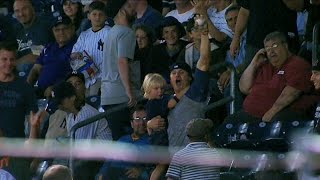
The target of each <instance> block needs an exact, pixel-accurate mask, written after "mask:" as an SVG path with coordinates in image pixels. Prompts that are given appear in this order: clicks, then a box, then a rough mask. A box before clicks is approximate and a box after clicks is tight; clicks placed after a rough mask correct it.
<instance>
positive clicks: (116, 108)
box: [69, 100, 142, 173]
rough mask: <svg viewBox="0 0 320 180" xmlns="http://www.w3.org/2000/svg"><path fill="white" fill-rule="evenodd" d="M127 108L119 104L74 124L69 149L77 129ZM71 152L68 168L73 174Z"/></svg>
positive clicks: (125, 105) (126, 105)
mask: <svg viewBox="0 0 320 180" xmlns="http://www.w3.org/2000/svg"><path fill="white" fill-rule="evenodd" d="M141 101H142V100H139V101H138V102H141ZM126 107H128V104H127V103H123V104H119V105H118V106H115V107H113V108H110V109H107V110H105V112H103V113H100V114H97V115H95V116H92V117H90V118H88V119H86V120H83V121H81V122H79V123H77V124H75V125H74V126H73V127H72V128H71V129H70V135H71V139H70V149H72V148H71V147H72V146H73V145H74V140H75V136H76V131H77V130H78V129H79V128H82V127H84V126H86V125H88V124H91V123H94V122H96V121H99V120H101V119H103V118H106V117H107V116H108V115H109V114H111V113H114V112H117V111H119V110H122V109H124V108H126ZM72 154H73V152H72V150H70V157H69V168H70V169H71V171H72V173H73V155H72Z"/></svg>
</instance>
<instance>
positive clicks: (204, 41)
mask: <svg viewBox="0 0 320 180" xmlns="http://www.w3.org/2000/svg"><path fill="white" fill-rule="evenodd" d="M195 21H196V22H197V20H195ZM210 60H211V52H210V41H209V36H208V30H207V29H203V31H202V33H201V44H200V59H199V61H198V62H197V69H199V70H201V71H208V70H209V65H210Z"/></svg>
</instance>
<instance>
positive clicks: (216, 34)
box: [191, 0, 227, 42]
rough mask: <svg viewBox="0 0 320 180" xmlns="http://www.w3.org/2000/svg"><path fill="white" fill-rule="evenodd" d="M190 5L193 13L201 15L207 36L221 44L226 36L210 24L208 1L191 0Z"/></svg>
mask: <svg viewBox="0 0 320 180" xmlns="http://www.w3.org/2000/svg"><path fill="white" fill-rule="evenodd" d="M191 4H192V5H193V6H194V9H195V13H196V14H201V15H203V17H204V18H205V20H206V22H207V23H208V31H209V34H210V35H211V36H212V37H213V38H214V39H215V40H217V41H219V42H223V41H225V40H226V38H227V35H226V34H225V33H223V32H221V31H219V29H217V28H216V27H215V26H214V25H213V23H212V22H211V20H210V18H209V16H208V13H207V10H208V9H209V7H210V4H209V0H192V1H191Z"/></svg>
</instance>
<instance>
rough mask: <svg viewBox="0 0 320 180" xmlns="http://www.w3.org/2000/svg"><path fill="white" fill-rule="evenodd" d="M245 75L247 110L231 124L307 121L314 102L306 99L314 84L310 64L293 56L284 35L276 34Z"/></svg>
mask: <svg viewBox="0 0 320 180" xmlns="http://www.w3.org/2000/svg"><path fill="white" fill-rule="evenodd" d="M264 47H265V48H263V49H260V50H259V51H258V52H257V53H256V55H255V56H254V58H253V60H252V61H251V63H250V65H249V66H248V67H247V69H246V70H245V71H244V73H243V74H242V76H241V79H240V83H239V88H240V91H241V92H242V93H244V94H246V95H247V96H246V98H245V99H244V103H243V110H241V111H240V112H237V113H235V114H233V115H231V116H229V117H227V118H226V120H227V121H237V122H243V121H245V122H254V121H259V120H261V119H262V120H263V121H265V122H269V121H273V120H291V119H299V120H302V119H306V118H308V117H307V116H306V115H307V114H306V111H307V110H309V108H310V107H311V105H312V104H313V102H315V100H313V99H308V100H307V99H306V97H307V96H306V94H307V93H310V91H311V89H312V84H311V83H310V81H309V79H310V76H311V72H310V68H311V67H310V65H309V64H308V63H307V62H306V61H304V60H303V59H302V58H300V57H297V56H295V55H293V54H292V53H291V52H290V51H289V49H288V44H287V40H286V37H285V35H284V34H283V33H280V32H272V33H270V34H268V35H267V36H266V37H265V39H264Z"/></svg>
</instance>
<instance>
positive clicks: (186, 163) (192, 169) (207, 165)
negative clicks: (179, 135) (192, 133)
mask: <svg viewBox="0 0 320 180" xmlns="http://www.w3.org/2000/svg"><path fill="white" fill-rule="evenodd" d="M217 158H218V152H217V151H216V149H214V148H210V147H209V146H208V145H207V143H205V142H193V143H190V144H188V145H187V146H186V147H185V148H183V149H182V150H180V151H178V152H177V153H175V154H174V156H173V158H172V160H171V163H170V166H169V169H168V171H167V174H166V177H170V178H172V179H183V180H188V179H190V180H194V179H201V180H206V179H208V180H209V179H210V180H216V179H220V173H219V168H218V167H216V166H213V164H214V162H216V161H217Z"/></svg>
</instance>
